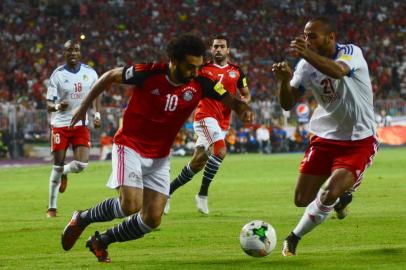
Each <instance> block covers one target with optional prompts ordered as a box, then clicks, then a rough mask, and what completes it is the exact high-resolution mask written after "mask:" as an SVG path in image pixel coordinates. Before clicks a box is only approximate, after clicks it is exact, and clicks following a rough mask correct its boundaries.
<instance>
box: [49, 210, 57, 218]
mask: <svg viewBox="0 0 406 270" xmlns="http://www.w3.org/2000/svg"><path fill="white" fill-rule="evenodd" d="M47 217H48V218H54V217H56V208H48V210H47Z"/></svg>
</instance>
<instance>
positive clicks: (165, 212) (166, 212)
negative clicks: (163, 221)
mask: <svg viewBox="0 0 406 270" xmlns="http://www.w3.org/2000/svg"><path fill="white" fill-rule="evenodd" d="M169 200H170V198H168V199H167V200H166V204H165V208H164V214H165V215H167V214H169V210H170V208H171V206H170V204H169Z"/></svg>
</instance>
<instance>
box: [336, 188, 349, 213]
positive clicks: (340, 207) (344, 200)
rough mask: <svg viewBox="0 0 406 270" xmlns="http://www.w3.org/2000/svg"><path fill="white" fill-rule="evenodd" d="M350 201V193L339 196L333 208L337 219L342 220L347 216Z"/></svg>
mask: <svg viewBox="0 0 406 270" xmlns="http://www.w3.org/2000/svg"><path fill="white" fill-rule="evenodd" d="M351 201H352V193H351V192H349V191H347V192H344V194H343V195H341V196H340V201H339V202H338V203H337V204H336V205H335V206H334V211H335V212H336V215H337V218H338V219H344V218H345V217H346V216H347V215H348V212H349V211H348V205H349V204H350V203H351Z"/></svg>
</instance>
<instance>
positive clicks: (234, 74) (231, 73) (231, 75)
mask: <svg viewBox="0 0 406 270" xmlns="http://www.w3.org/2000/svg"><path fill="white" fill-rule="evenodd" d="M228 75H229V76H230V77H231V78H236V77H237V73H236V72H235V71H230V72H228Z"/></svg>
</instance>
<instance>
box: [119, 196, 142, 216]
mask: <svg viewBox="0 0 406 270" xmlns="http://www.w3.org/2000/svg"><path fill="white" fill-rule="evenodd" d="M120 204H121V210H122V211H123V213H124V214H125V215H126V216H130V215H132V214H135V213H137V212H138V211H140V209H141V206H140V205H139V204H138V203H137V202H136V201H135V200H132V199H121V200H120Z"/></svg>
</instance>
